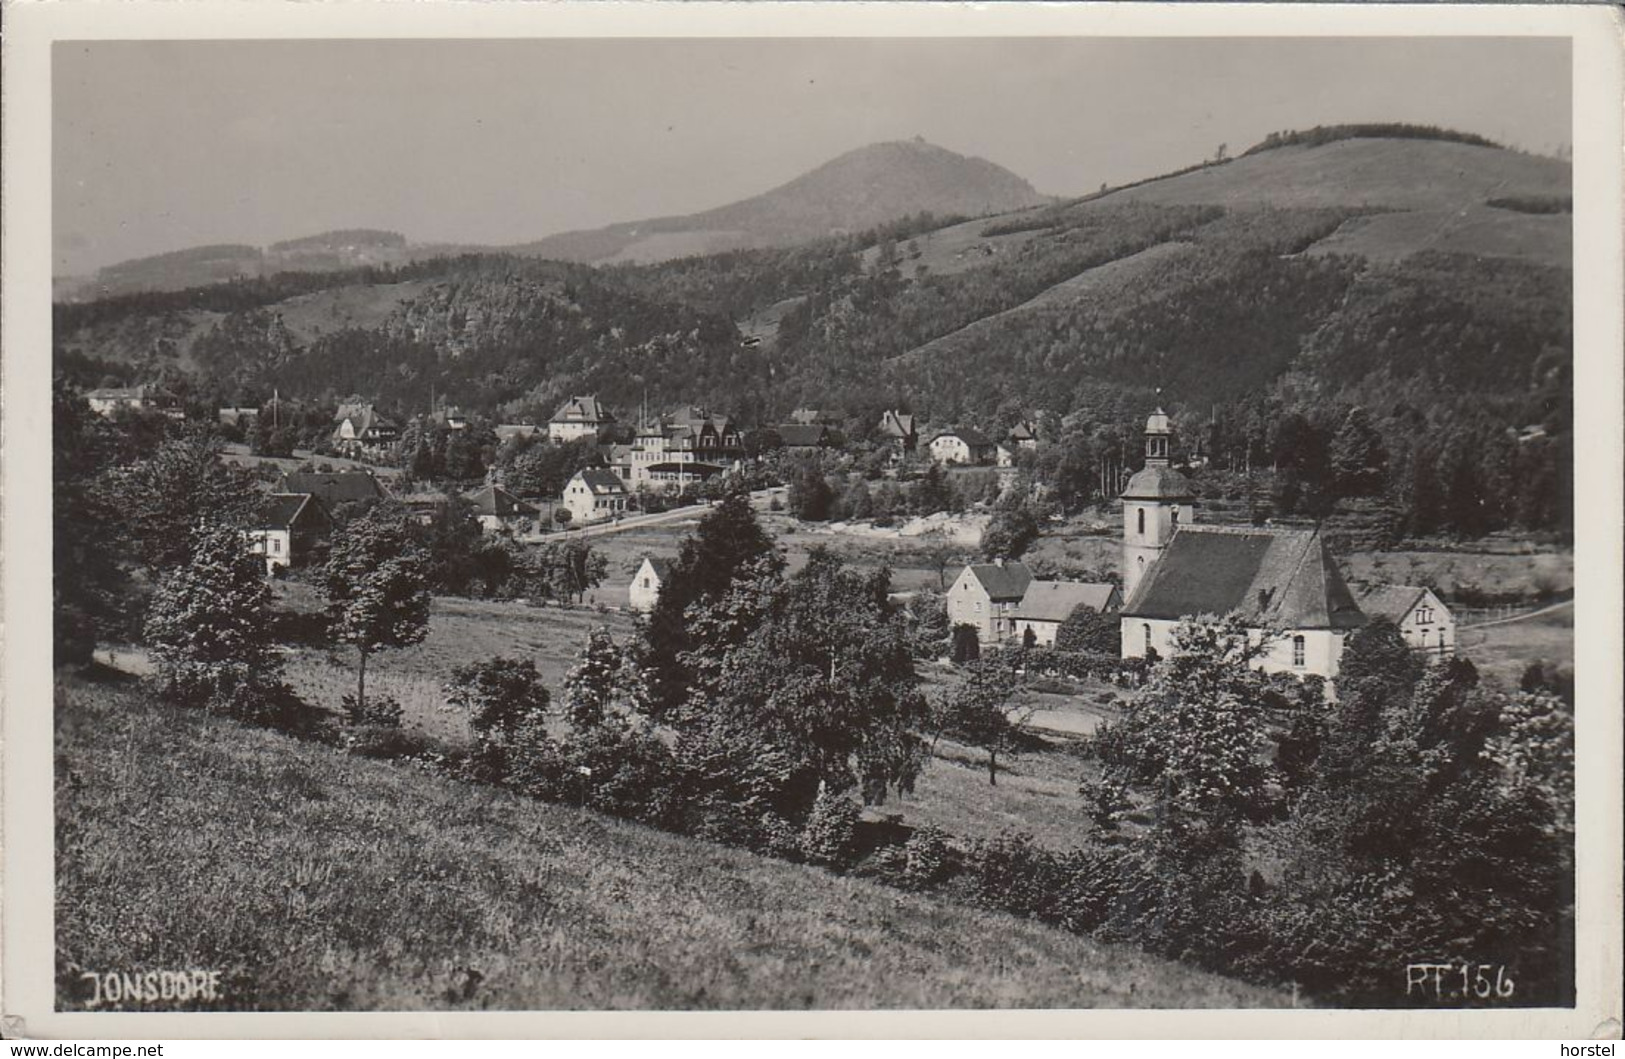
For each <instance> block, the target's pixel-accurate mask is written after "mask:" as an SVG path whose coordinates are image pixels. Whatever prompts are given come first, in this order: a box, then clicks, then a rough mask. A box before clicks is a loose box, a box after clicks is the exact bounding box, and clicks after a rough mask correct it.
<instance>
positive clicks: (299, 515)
mask: <svg viewBox="0 0 1625 1059" xmlns="http://www.w3.org/2000/svg"><path fill="white" fill-rule="evenodd" d="M332 528H333V522H332V520H331V519H330V518H328V516H327V512H326V511H325V510H324V509H323V508H322V505H321V504H320V503H319V502H318V501H317V500H316V498H315V497H314V496H312V495H310V494H309V493H271V494H270V495H268V496H267V497H266V498H265V500H264V502H263V503H262V504H261V505H260V509H259V512H258V515H257V517H256V518H255V520H254V522H253V524H252V525H251V526H250V527H249V528H248V530H247V531H246V534H245V536H246V538H247V541H248V550H249V551H250V552H251V553H253V554H254V555H260V556H264V557H265V572H266V573H267V574H270V573H271V572H272V571H274V570H276V569H277V568H279V567H281V568H287V567H290V566H301V565H303V564H305V563H307V562H309V561H310V559H311V558H312V557H313V555H314V554H315V553H316V551H317V549H318V548H319V546H320V544H321V542H322V541H323V540H325V539H326V538H327V535H328V533H329V532H331V530H332Z"/></svg>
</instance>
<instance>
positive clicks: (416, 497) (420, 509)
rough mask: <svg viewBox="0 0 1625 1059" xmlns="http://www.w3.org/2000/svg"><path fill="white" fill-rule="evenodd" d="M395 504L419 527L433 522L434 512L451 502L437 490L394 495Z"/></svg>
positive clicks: (422, 490) (420, 490) (421, 490)
mask: <svg viewBox="0 0 1625 1059" xmlns="http://www.w3.org/2000/svg"><path fill="white" fill-rule="evenodd" d="M395 502H396V503H397V504H399V505H401V506H402V507H404V508H406V510H407V511H409V512H411V514H412V517H413V518H414V519H416V520H417V521H418V522H419V523H420V524H421V525H424V526H427V525H428V524H429V523H431V522H433V521H434V516H435V512H437V511H439V510H440V509H441V508H442V507H444V506H445V505H446V504H449V503H450V502H451V497H449V496H447V495H446V494H445V493H443V492H441V491H440V490H438V489H419V490H417V491H415V492H411V493H396V494H395Z"/></svg>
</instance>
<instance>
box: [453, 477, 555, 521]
mask: <svg viewBox="0 0 1625 1059" xmlns="http://www.w3.org/2000/svg"><path fill="white" fill-rule="evenodd" d="M463 499H464V500H467V501H468V502H469V503H470V504H472V505H474V514H476V515H485V516H488V517H495V518H513V517H515V516H518V517H526V516H530V515H534V514H536V513H537V510H536V508H535V507H533V506H532V505H530V504H527V503H525V502H524V501H523V500H521V499H519V498H518V497H517V496H514V495H513V494H512V493H510V492H508V491H507V490H506V489H504V488H502V487H501V486H500V485H486V486H482V487H480V488H479V489H476V490H474V491H473V492H472V493H464V494H463Z"/></svg>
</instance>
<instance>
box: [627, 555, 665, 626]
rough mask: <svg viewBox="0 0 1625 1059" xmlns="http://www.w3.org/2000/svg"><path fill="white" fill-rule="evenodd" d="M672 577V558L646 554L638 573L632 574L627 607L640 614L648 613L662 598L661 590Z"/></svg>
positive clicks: (628, 587)
mask: <svg viewBox="0 0 1625 1059" xmlns="http://www.w3.org/2000/svg"><path fill="white" fill-rule="evenodd" d="M670 577H671V560H670V559H657V558H655V557H654V556H652V555H651V556H646V557H645V558H644V560H643V562H642V563H641V564H640V565H639V566H638V571H637V573H635V574H633V575H632V584H631V585H629V586H627V590H626V606H627V609H628V610H632V611H635V612H636V613H639V614H648V613H649V612H650V611H652V610H654V609H655V604H656V603H657V602H659V600H660V590H661V589H662V588H663V587H665V584H666V581H667V579H668V578H670Z"/></svg>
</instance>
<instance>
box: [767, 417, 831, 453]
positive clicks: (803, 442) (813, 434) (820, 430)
mask: <svg viewBox="0 0 1625 1059" xmlns="http://www.w3.org/2000/svg"><path fill="white" fill-rule="evenodd" d="M773 429H774V430H777V431H778V432H779V440H780V441H782V442H784V444H785V446H786V447H788V448H792V449H810V448H816V447H817V446H819V445H822V444H824V443H825V442H826V441H828V440H829V433H830V431H829V427H827V426H824V425H823V424H822V423H783V424H781V425H779V426H776V427H774V428H773Z"/></svg>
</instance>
